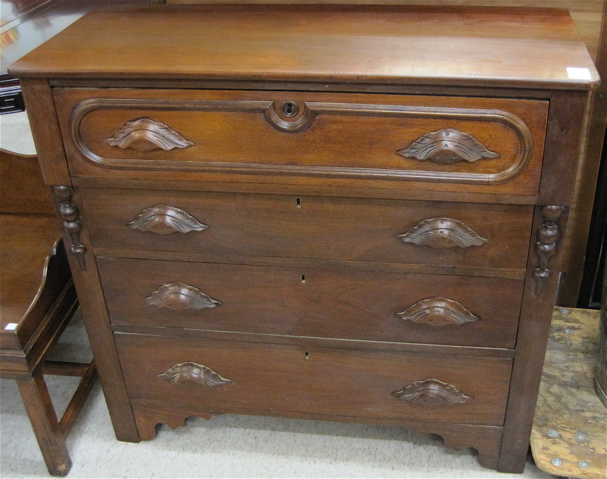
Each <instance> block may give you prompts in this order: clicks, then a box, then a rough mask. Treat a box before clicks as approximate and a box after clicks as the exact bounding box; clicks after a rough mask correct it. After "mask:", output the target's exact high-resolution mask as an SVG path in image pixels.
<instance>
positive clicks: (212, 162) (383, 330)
mask: <svg viewBox="0 0 607 479" xmlns="http://www.w3.org/2000/svg"><path fill="white" fill-rule="evenodd" d="M12 72H13V73H14V74H16V75H18V76H20V77H21V79H22V84H23V90H24V95H25V99H26V103H27V106H28V111H29V115H30V120H31V124H32V129H33V131H34V136H35V140H36V144H37V147H38V150H39V154H40V155H39V156H40V158H41V167H42V170H43V174H44V177H45V181H46V183H47V184H48V185H49V186H51V187H52V188H53V192H54V195H55V199H56V205H57V213H58V217H59V220H60V221H61V223H62V226H63V229H64V231H65V241H66V244H67V245H69V248H70V253H71V255H70V256H71V266H72V269H73V274H74V279H75V283H76V286H77V290H78V294H79V297H80V302H81V305H82V309H83V312H84V316H85V320H86V324H87V328H88V332H89V334H90V336H91V342H92V346H93V349H94V352H95V355H96V359H97V363H98V368H99V373H100V376H101V380H102V384H103V387H104V392H105V394H106V398H107V402H108V406H109V409H110V414H111V417H112V421H113V423H114V428H115V431H116V435H117V437H118V438H119V439H121V440H125V441H139V440H141V439H151V438H153V437H154V435H155V427H156V425H157V424H158V423H168V424H169V425H171V426H173V427H175V426H177V425H180V424H181V425H183V424H184V420H185V418H187V417H188V416H191V415H198V416H203V417H207V418H208V417H211V416H212V415H213V414H220V413H242V414H265V415H279V416H287V417H304V418H317V419H328V420H338V421H356V422H369V423H375V424H391V425H398V426H403V427H407V428H411V429H414V430H417V431H420V432H428V433H436V434H440V435H441V436H443V437H444V439H445V442H446V444H448V445H452V446H454V447H473V448H475V449H477V450H478V452H479V459H480V461H481V462H482V463H483V464H484V465H486V466H488V467H491V468H496V469H498V470H501V471H513V472H515V471H521V470H522V468H523V467H524V462H525V457H526V452H527V447H528V439H529V432H530V428H531V422H532V418H533V408H534V404H535V399H536V396H537V388H538V383H539V377H540V372H541V367H542V362H543V356H544V348H545V343H546V338H547V333H548V327H549V323H550V313H551V307H552V305H553V304H554V301H555V296H556V291H557V285H558V281H559V272H560V270H559V258H560V251H561V250H562V245H561V243H562V238H563V231H564V228H565V225H566V218H567V206H568V204H569V201H570V196H571V189H572V183H573V178H574V173H575V165H576V164H577V159H578V158H577V156H578V154H579V147H580V142H581V138H582V134H583V118H584V110H585V107H586V102H587V96H588V90H590V89H591V88H592V86H593V85H595V84H596V83H597V81H598V78H597V75H596V71H595V70H594V68H593V66H592V63H591V61H590V59H589V57H588V55H587V53H586V51H585V50H584V47H583V45H582V44H581V43H580V41H579V39H578V38H577V34H576V32H575V30H574V28H573V27H572V24H571V21H570V18H569V16H568V14H566V13H565V12H561V11H556V10H533V9H531V10H524V9H514V10H506V9H451V8H449V9H444V8H407V7H343V6H342V7H336V6H322V7H321V6H315V7H312V6H309V7H303V6H298V7H287V6H250V7H246V6H239V7H236V6H233V7H225V6H224V7H217V6H215V7H196V8H194V7H193V8H185V7H176V8H150V9H146V8H142V9H127V10H119V11H115V12H111V11H108V12H97V13H93V14H90V15H88V16H86V17H85V18H84V19H83V20H81V21H79V22H77V23H76V24H74V25H73V26H72V27H70V28H68V29H67V30H66V31H65V32H64V33H63V34H61V35H59V36H58V37H56V38H54V39H53V40H52V41H50V42H48V43H47V44H46V45H44V46H43V47H41V48H40V49H38V50H36V51H34V52H33V53H32V54H30V55H28V56H26V57H25V58H24V59H22V60H21V61H19V62H18V63H17V64H15V65H14V66H13V67H12Z"/></svg>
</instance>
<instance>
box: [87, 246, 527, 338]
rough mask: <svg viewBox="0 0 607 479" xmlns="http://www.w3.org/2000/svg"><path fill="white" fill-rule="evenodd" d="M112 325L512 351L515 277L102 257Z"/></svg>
mask: <svg viewBox="0 0 607 479" xmlns="http://www.w3.org/2000/svg"><path fill="white" fill-rule="evenodd" d="M98 265H99V271H100V275H101V280H102V285H103V291H104V295H105V298H106V301H107V307H108V310H109V313H110V318H111V320H112V322H113V323H114V324H127V325H141V326H162V327H170V328H189V329H201V330H216V331H233V332H250V333H261V334H278V335H290V336H315V337H330V338H343V339H358V340H376V341H394V342H416V343H434V344H453V345H466V346H486V347H508V348H509V347H513V346H514V342H515V337H516V331H517V324H518V314H519V311H520V304H521V296H522V286H523V282H522V281H521V280H507V279H498V278H475V277H465V276H433V275H421V274H420V275H404V274H398V273H383V272H368V271H348V270H344V269H341V270H331V269H310V268H307V269H303V268H302V269H299V268H282V267H270V266H242V265H222V264H209V263H178V262H169V261H145V260H127V259H113V258H98Z"/></svg>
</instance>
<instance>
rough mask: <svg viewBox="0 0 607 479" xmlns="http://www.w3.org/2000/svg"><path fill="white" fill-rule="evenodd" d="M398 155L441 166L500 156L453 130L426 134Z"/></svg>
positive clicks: (469, 136) (469, 137)
mask: <svg viewBox="0 0 607 479" xmlns="http://www.w3.org/2000/svg"><path fill="white" fill-rule="evenodd" d="M396 153H397V154H398V155H400V156H403V157H405V158H416V159H418V160H422V161H424V160H430V161H434V162H435V163H439V164H442V165H448V164H451V163H455V162H458V161H468V162H471V163H472V162H475V161H477V160H480V159H481V158H498V157H499V156H500V155H499V154H498V153H495V152H493V151H489V150H488V149H487V148H486V147H485V146H484V145H483V144H482V143H479V142H478V140H477V139H476V138H474V137H473V136H472V135H470V134H469V133H464V132H461V131H459V130H455V129H453V128H444V129H442V130H438V131H433V132H431V133H426V134H425V135H423V136H421V137H419V138H418V139H417V140H415V141H414V142H413V143H411V144H410V145H409V147H408V148H405V149H403V150H398V151H397V152H396Z"/></svg>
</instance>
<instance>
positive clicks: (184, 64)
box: [10, 5, 598, 88]
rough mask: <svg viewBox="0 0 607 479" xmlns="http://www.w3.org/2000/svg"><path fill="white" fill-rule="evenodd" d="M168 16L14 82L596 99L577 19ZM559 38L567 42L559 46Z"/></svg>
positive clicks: (166, 10)
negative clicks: (403, 84)
mask: <svg viewBox="0 0 607 479" xmlns="http://www.w3.org/2000/svg"><path fill="white" fill-rule="evenodd" d="M160 8H163V10H162V13H161V14H159V13H158V11H159V9H158V7H157V8H154V7H151V8H148V9H146V8H140V9H130V11H131V12H133V13H132V14H131V15H125V14H124V13H123V12H122V11H107V12H94V13H92V14H89V15H87V16H86V17H84V19H82V20H80V21H78V22H76V23H75V24H73V25H71V26H70V27H68V28H67V29H66V30H65V31H64V32H63V33H62V34H61V35H59V36H56V37H54V38H52V39H51V40H50V41H49V42H47V43H46V44H45V45H43V46H42V47H41V48H39V49H37V50H36V51H35V52H32V53H30V54H28V55H26V56H25V57H24V58H22V59H21V60H19V61H18V62H16V63H15V64H13V65H12V67H11V70H10V71H11V74H13V75H15V76H18V77H28V76H38V77H40V76H45V77H55V78H57V77H64V78H66V77H69V78H76V77H78V78H103V77H105V78H108V77H111V78H115V79H117V78H133V77H140V78H141V77H144V78H145V77H154V78H171V79H188V78H190V79H191V78H207V79H223V80H227V79H241V80H244V79H246V80H265V81H271V80H274V81H276V80H283V81H284V80H289V81H301V80H314V81H316V82H327V83H333V82H342V81H357V82H367V83H368V82H396V81H407V82H409V83H412V82H418V83H423V84H436V83H439V84H445V79H448V84H449V85H456V84H462V83H468V82H469V81H470V80H471V79H474V82H475V83H476V84H477V85H487V86H488V85H490V86H504V85H507V84H508V83H509V82H511V81H516V82H517V83H518V84H519V86H521V87H540V86H546V85H553V86H555V87H557V88H572V87H573V88H579V87H580V86H582V87H584V88H592V86H593V85H595V84H596V83H597V81H598V76H597V74H596V71H595V69H594V66H593V63H592V59H591V57H590V55H589V54H588V53H587V51H586V50H585V48H584V47H583V44H582V43H580V42H579V36H578V33H577V32H576V31H575V29H574V28H572V26H571V23H570V19H569V15H568V14H567V13H566V12H561V13H555V12H554V11H552V13H550V14H548V13H547V12H546V11H544V10H529V9H524V10H505V9H489V8H470V9H468V10H466V11H462V10H455V9H452V8H445V7H440V8H433V7H404V6H403V7H401V6H389V7H382V6H337V7H336V6H331V5H323V6H318V5H317V6H313V7H306V6H285V5H280V6H271V5H269V6H268V5H266V6H259V5H256V6H249V7H247V6H174V7H171V6H164V7H160ZM135 18H136V20H135ZM192 19H195V21H192ZM104 22H107V23H109V24H112V25H113V29H114V31H115V32H120V34H119V35H111V36H108V35H106V34H105V32H103V31H102V30H101V29H100V27H101V25H102V24H103V23H104ZM329 23H330V24H331V29H330V30H327V28H326V26H327V24H329ZM497 25H499V27H500V28H496V26H497ZM555 35H558V40H556V39H555V40H553V39H552V38H555ZM226 38H229V39H230V41H229V42H226V41H225V39H226ZM505 40H510V41H508V42H506V41H505ZM167 42H168V43H167ZM171 45H173V47H171ZM186 45H187V47H185V46H186ZM505 45H507V47H505ZM352 51H356V52H357V54H356V55H355V56H352V55H351V54H350V53H349V52H352ZM403 51H405V52H407V55H406V56H403V55H402V52H403ZM377 52H381V55H378V54H377ZM529 57H532V58H534V59H535V60H534V62H532V63H529V62H528V61H527V60H526V59H527V58H529ZM363 65H364V67H363ZM504 65H507V68H504ZM568 67H575V68H587V69H588V72H587V77H586V78H585V79H583V80H575V79H571V78H570V77H569V76H568V73H567V68H568Z"/></svg>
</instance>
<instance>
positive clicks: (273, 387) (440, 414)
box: [116, 333, 512, 425]
mask: <svg viewBox="0 0 607 479" xmlns="http://www.w3.org/2000/svg"><path fill="white" fill-rule="evenodd" d="M116 342H117V346H118V352H119V355H120V360H121V363H122V369H123V372H124V376H125V380H126V384H127V388H128V393H129V396H130V398H131V400H140V401H145V402H150V403H154V404H155V405H157V406H158V405H160V406H161V407H162V404H166V405H167V406H170V407H171V408H179V407H182V408H184V409H188V410H199V411H201V413H204V412H216V413H220V412H234V413H239V412H241V413H259V414H263V412H264V411H272V413H273V414H276V412H284V413H285V415H288V414H289V413H292V414H298V415H302V414H303V415H305V414H310V415H311V416H314V415H318V416H341V417H344V416H349V417H360V418H382V419H395V420H414V421H415V420H420V421H440V422H442V423H446V422H447V423H448V422H452V423H467V424H482V425H502V423H503V420H504V413H505V407H506V399H507V395H508V385H509V380H510V371H511V363H512V362H511V360H509V359H492V358H472V357H459V356H449V355H431V354H420V353H400V352H397V353H394V352H386V351H356V350H345V349H344V350H342V349H335V348H318V347H314V348H312V347H311V348H307V347H306V346H305V344H302V345H301V346H292V345H280V344H259V343H247V342H235V341H234V342H232V341H220V340H202V339H186V338H173V337H159V336H144V335H130V334H122V333H117V334H116Z"/></svg>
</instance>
